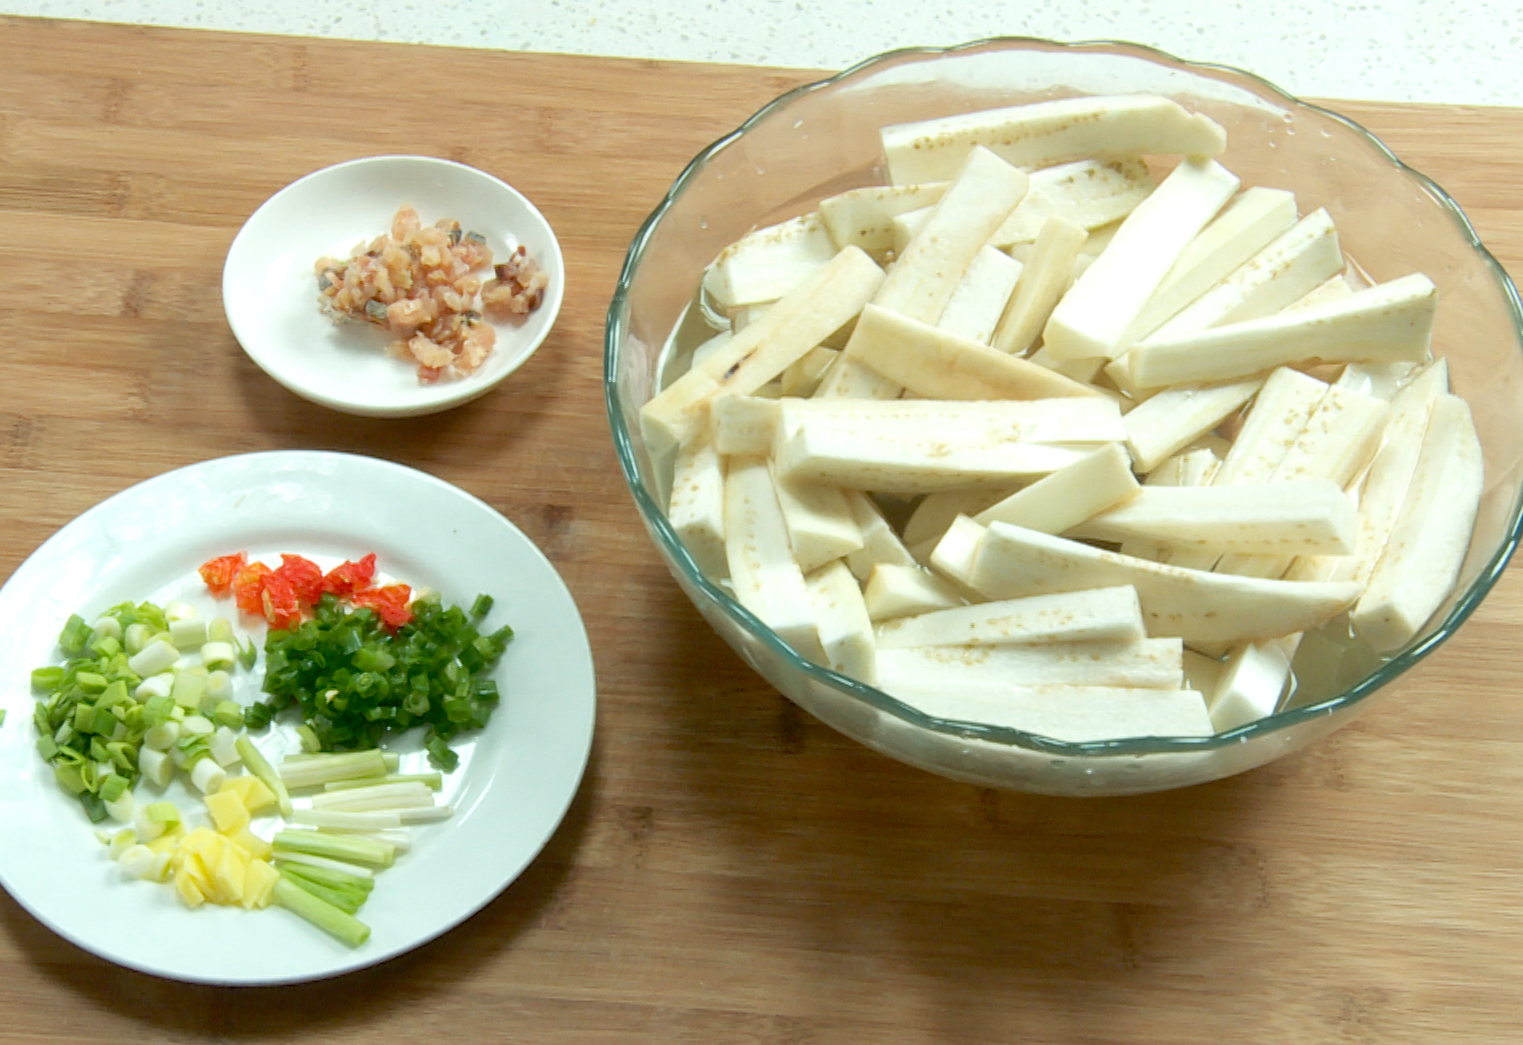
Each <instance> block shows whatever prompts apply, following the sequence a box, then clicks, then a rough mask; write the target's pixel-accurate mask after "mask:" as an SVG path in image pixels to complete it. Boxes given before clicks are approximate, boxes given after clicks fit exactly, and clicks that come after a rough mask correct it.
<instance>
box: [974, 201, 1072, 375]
mask: <svg viewBox="0 0 1523 1045" xmlns="http://www.w3.org/2000/svg"><path fill="white" fill-rule="evenodd" d="M1088 238H1089V236H1088V233H1086V232H1085V231H1084V229H1083V227H1081V226H1079V225H1076V224H1075V223H1073V222H1071V221H1069V220H1068V219H1067V218H1064V217H1062V216H1060V215H1054V216H1053V217H1051V218H1048V219H1047V221H1046V222H1045V223H1044V224H1043V225H1042V228H1041V230H1040V231H1039V232H1038V233H1037V237H1036V242H1035V243H1034V244H1033V245H1032V248H1031V254H1030V255H1029V256H1028V257H1027V259H1026V267H1025V269H1024V270H1022V272H1021V279H1020V281H1019V282H1018V283H1016V285H1015V293H1014V294H1013V295H1011V298H1010V304H1009V305H1008V307H1007V308H1006V309H1005V313H1004V315H1003V316H1001V317H1000V321H999V324H998V325H997V326H996V327H995V329H994V338H993V340H992V342H991V344H992V345H993V346H994V347H995V348H997V349H999V350H1000V351H1001V352H1008V353H1010V354H1011V355H1016V356H1019V355H1024V354H1025V353H1026V352H1027V351H1028V350H1029V349H1030V348H1031V346H1032V344H1033V343H1035V342H1036V339H1037V336H1038V335H1039V334H1041V332H1042V328H1043V327H1044V326H1046V324H1047V320H1048V319H1049V318H1050V317H1051V315H1052V310H1053V308H1055V307H1056V306H1057V303H1058V302H1059V301H1060V300H1062V297H1063V295H1064V294H1065V293H1066V292H1067V291H1068V288H1069V286H1070V284H1072V283H1073V278H1074V277H1073V268H1074V259H1075V258H1077V257H1078V256H1079V250H1080V248H1082V247H1083V246H1084V243H1085V241H1086V240H1087V239H1088Z"/></svg>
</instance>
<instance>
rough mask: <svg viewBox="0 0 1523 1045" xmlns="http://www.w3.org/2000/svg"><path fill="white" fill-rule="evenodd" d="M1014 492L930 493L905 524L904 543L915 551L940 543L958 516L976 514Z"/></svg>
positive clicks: (989, 490)
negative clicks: (928, 543)
mask: <svg viewBox="0 0 1523 1045" xmlns="http://www.w3.org/2000/svg"><path fill="white" fill-rule="evenodd" d="M1014 492H1015V491H1014V490H1010V491H1008V492H1001V491H998V490H992V489H987V488H984V487H973V488H971V489H965V490H942V491H939V492H937V493H928V494H926V495H925V496H924V497H922V498H921V499H920V503H919V504H917V505H916V506H915V510H914V511H912V512H911V513H910V517H909V518H908V519H906V520H905V522H904V543H905V544H906V545H908V546H909V547H911V548H913V547H915V546H916V545H917V544H924V543H925V542H926V541H938V540H940V539H941V535H942V534H944V533H946V532H947V527H948V526H950V525H952V520H953V519H956V518H957V517H958V516H959V515H977V514H978V513H979V512H981V511H983V510H984V509H985V508H987V507H989V506H990V505H991V504H996V503H998V502H999V501H1002V500H1004V499H1005V498H1006V497H1008V496H1009V495H1010V494H1011V493H1014Z"/></svg>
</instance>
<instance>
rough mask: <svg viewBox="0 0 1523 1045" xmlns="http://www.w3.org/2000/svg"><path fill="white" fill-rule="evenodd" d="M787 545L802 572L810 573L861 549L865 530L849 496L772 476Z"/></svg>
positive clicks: (826, 487) (828, 488)
mask: <svg viewBox="0 0 1523 1045" xmlns="http://www.w3.org/2000/svg"><path fill="white" fill-rule="evenodd" d="M772 479H773V482H774V483H776V485H777V503H778V507H780V508H781V509H782V511H783V522H784V523H785V524H786V525H787V527H788V543H789V544H790V546H791V547H792V549H793V559H794V561H795V562H797V563H798V566H799V569H800V570H803V571H804V572H805V573H808V572H809V571H810V570H813V569H815V568H816V567H819V566H823V565H825V564H826V563H827V562H830V561H831V560H832V559H839V558H841V557H842V556H844V555H850V554H851V553H852V552H854V551H857V550H859V549H860V548H861V547H862V530H861V528H860V527H859V526H858V525H857V521H856V519H855V518H854V517H853V515H852V510H851V505H850V504H848V503H847V501H846V495H845V494H844V493H843V492H841V491H840V490H839V489H837V488H836V487H833V486H821V485H818V484H815V483H804V482H798V481H796V480H794V479H791V478H788V477H786V476H780V475H773V477H772Z"/></svg>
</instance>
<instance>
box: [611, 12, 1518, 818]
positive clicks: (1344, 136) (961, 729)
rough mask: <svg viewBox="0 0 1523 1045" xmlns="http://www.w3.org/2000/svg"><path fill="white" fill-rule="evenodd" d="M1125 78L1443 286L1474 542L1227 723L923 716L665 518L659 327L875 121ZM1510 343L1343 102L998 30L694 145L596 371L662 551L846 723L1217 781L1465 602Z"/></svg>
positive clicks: (999, 772)
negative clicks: (1410, 605)
mask: <svg viewBox="0 0 1523 1045" xmlns="http://www.w3.org/2000/svg"><path fill="white" fill-rule="evenodd" d="M1134 92H1141V93H1155V94H1162V95H1166V96H1169V97H1172V98H1174V99H1176V100H1177V101H1179V102H1180V103H1181V104H1183V105H1184V106H1186V107H1187V108H1189V109H1191V110H1194V111H1198V112H1203V113H1205V114H1207V115H1209V116H1210V117H1212V118H1213V119H1215V120H1216V121H1217V122H1218V123H1220V124H1221V125H1222V126H1223V127H1224V128H1225V129H1226V131H1227V136H1228V150H1227V152H1226V153H1225V154H1224V155H1222V156H1221V157H1218V158H1219V159H1220V160H1221V162H1222V163H1223V164H1224V165H1225V166H1226V167H1227V168H1229V169H1230V170H1232V171H1233V172H1234V173H1236V174H1237V175H1239V176H1240V177H1241V178H1242V181H1243V184H1244V185H1245V186H1247V185H1254V184H1261V185H1270V186H1275V187H1278V188H1284V189H1290V190H1293V191H1294V192H1295V193H1296V196H1297V201H1298V204H1299V207H1300V210H1301V212H1302V213H1307V212H1309V211H1311V210H1313V209H1315V208H1316V207H1319V206H1323V207H1326V208H1327V209H1328V211H1329V212H1330V213H1331V215H1332V217H1333V219H1334V221H1335V222H1336V224H1337V228H1338V230H1339V236H1340V241H1341V242H1342V244H1343V246H1344V249H1345V252H1346V254H1347V255H1348V256H1349V257H1350V258H1351V259H1354V260H1355V261H1356V262H1357V263H1358V264H1359V266H1360V267H1361V268H1362V269H1363V270H1364V272H1365V273H1366V274H1367V275H1368V276H1369V277H1371V278H1372V279H1373V280H1375V281H1381V280H1386V279H1392V278H1395V277H1397V276H1400V275H1404V274H1407V273H1410V272H1414V271H1416V272H1423V273H1426V274H1427V275H1428V276H1429V277H1430V278H1431V279H1432V280H1433V281H1434V283H1435V284H1437V286H1438V288H1439V301H1440V305H1439V309H1438V314H1437V319H1436V323H1435V329H1434V338H1433V345H1434V351H1435V352H1436V353H1437V354H1439V355H1442V356H1445V357H1447V358H1448V360H1449V365H1450V368H1451V384H1452V389H1453V391H1455V392H1456V393H1458V394H1459V395H1461V396H1463V397H1464V398H1465V399H1466V400H1467V401H1468V402H1469V404H1470V406H1471V409H1472V411H1473V414H1474V417H1475V423H1476V427H1477V430H1478V432H1479V435H1480V439H1481V442H1482V445H1483V447H1484V455H1485V468H1486V485H1485V492H1484V494H1483V499H1482V503H1481V508H1480V513H1479V517H1478V519H1477V522H1476V527H1475V532H1474V535H1473V537H1472V540H1471V545H1470V550H1469V554H1468V556H1467V558H1466V560H1465V562H1464V565H1463V567H1462V570H1461V575H1460V581H1459V584H1458V585H1457V587H1456V589H1455V591H1454V593H1453V594H1452V595H1451V596H1450V597H1449V598H1448V599H1447V600H1446V602H1445V603H1444V605H1443V606H1441V607H1440V609H1439V610H1438V612H1437V613H1436V614H1435V615H1434V616H1433V618H1432V619H1431V620H1430V621H1429V622H1428V624H1427V625H1426V627H1425V628H1424V629H1423V630H1422V631H1421V633H1420V634H1419V635H1418V636H1417V637H1416V639H1414V640H1413V641H1412V642H1411V643H1409V644H1408V645H1407V646H1406V647H1405V648H1403V649H1401V650H1400V651H1398V652H1397V653H1396V654H1395V655H1393V656H1390V657H1388V658H1384V659H1380V660H1377V659H1376V658H1374V657H1368V658H1361V657H1347V656H1346V657H1343V658H1342V660H1341V661H1339V662H1337V667H1336V669H1329V670H1326V671H1318V670H1316V669H1315V668H1310V667H1308V666H1307V665H1306V664H1305V663H1303V660H1304V657H1303V658H1302V659H1298V661H1297V664H1296V668H1297V679H1296V691H1295V694H1294V696H1293V699H1292V700H1291V701H1290V702H1289V704H1288V707H1286V709H1285V710H1282V711H1280V712H1279V713H1277V714H1275V715H1272V716H1269V717H1267V718H1263V719H1260V720H1258V721H1255V722H1252V723H1250V724H1248V725H1245V726H1242V727H1240V728H1238V729H1234V730H1231V731H1230V732H1225V733H1219V734H1216V735H1215V736H1209V737H1142V738H1130V739H1123V740H1112V741H1105V742H1095V743H1069V742H1061V741H1057V740H1053V739H1050V738H1047V737H1042V736H1038V735H1035V734H1031V733H1026V732H1022V731H1020V730H1016V729H1010V728H1000V727H991V726H982V725H977V724H972V723H965V722H955V721H946V720H941V719H936V718H932V717H929V716H927V715H924V714H922V713H920V712H918V711H917V710H915V709H914V708H911V707H909V706H907V705H905V704H902V703H900V702H899V701H897V700H895V699H893V698H892V697H890V696H888V695H886V694H884V693H882V692H880V691H878V690H877V689H874V688H873V687H871V686H867V685H863V684H861V683H858V682H856V681H854V680H852V679H850V678H847V677H845V676H843V675H840V674H837V673H836V672H834V671H831V670H829V669H827V668H824V667H821V666H819V665H817V664H814V663H811V662H809V661H807V660H805V659H803V658H802V657H800V656H799V655H798V654H796V653H795V652H794V651H793V650H792V649H791V648H790V647H789V646H787V645H786V644H785V643H783V642H782V641H781V640H780V639H779V638H778V637H777V636H776V635H775V634H774V633H773V632H772V631H771V630H770V629H769V628H767V627H766V626H765V625H763V624H762V623H761V622H760V621H758V620H757V619H756V618H755V617H754V616H752V615H751V614H750V613H748V612H747V611H746V610H745V609H743V608H742V607H741V606H740V605H739V604H738V603H737V602H736V601H735V600H734V599H733V598H732V597H731V596H730V595H729V594H728V592H727V591H726V590H725V589H724V588H723V587H722V586H719V585H716V584H714V583H712V582H710V581H709V580H708V579H706V578H705V577H704V576H703V573H702V571H701V570H700V569H699V568H698V566H697V565H696V564H695V562H694V560H693V558H692V557H691V556H690V555H689V554H688V553H687V551H686V550H685V549H684V548H683V546H682V543H681V542H680V541H679V539H678V538H677V536H676V534H675V532H674V531H673V529H672V528H671V526H670V525H669V524H668V522H667V519H666V516H665V513H664V503H663V501H662V500H661V491H662V490H664V489H665V485H664V482H665V476H663V474H662V468H663V467H669V462H664V461H661V460H653V459H652V457H651V454H650V453H649V452H648V450H647V448H646V446H645V445H644V443H643V441H642V439H641V435H640V426H639V423H638V414H639V410H640V407H641V406H642V405H643V404H644V403H645V402H646V401H647V400H649V399H650V398H651V396H652V395H653V394H654V393H655V392H656V391H659V390H660V388H661V387H662V386H663V384H664V382H665V381H667V380H670V378H671V376H672V375H673V373H675V372H676V370H675V369H674V360H673V358H672V356H673V352H671V351H668V346H669V345H680V344H682V343H683V340H684V339H683V334H684V331H683V329H682V328H683V325H684V323H692V322H695V321H697V319H698V318H699V317H697V316H696V315H695V312H696V310H694V309H690V307H689V306H690V305H691V304H692V303H693V301H694V296H695V290H696V288H697V287H698V285H699V281H700V278H701V276H702V274H703V270H704V267H705V266H706V265H708V264H709V263H710V262H711V261H712V260H713V259H714V257H715V255H716V254H717V253H718V252H719V251H720V250H721V249H722V248H723V247H725V246H726V245H727V244H729V243H731V242H733V241H735V240H736V239H738V238H739V237H740V236H741V235H742V234H744V233H745V232H747V231H749V230H751V229H753V228H756V227H758V226H764V225H769V224H772V223H775V222H778V221H781V220H784V219H786V218H788V217H791V216H794V215H797V214H800V213H803V212H805V211H808V210H810V209H812V207H813V205H814V204H815V203H816V201H818V200H819V199H821V198H822V197H824V196H828V195H832V194H835V193H839V192H842V191H844V190H846V189H849V188H853V187H857V186H862V185H868V184H874V183H882V182H884V181H885V180H886V178H885V176H884V171H883V161H882V156H881V150H880V146H879V140H878V128H879V127H880V126H882V125H884V124H889V123H898V122H903V121H909V120H921V119H927V118H931V117H935V116H942V115H947V114H950V113H954V112H960V111H966V110H971V109H977V108H989V107H994V106H1001V105H1013V104H1019V103H1023V102H1032V101H1040V100H1045V99H1052V98H1058V97H1065V96H1072V95H1082V94H1117V93H1134ZM1520 349H1523V307H1520V304H1519V300H1518V294H1517V291H1516V289H1515V288H1514V287H1513V285H1512V283H1511V282H1510V281H1509V279H1508V277H1507V275H1506V273H1505V272H1504V271H1503V269H1502V267H1501V266H1500V265H1499V264H1498V263H1497V261H1496V260H1495V259H1494V258H1493V257H1492V256H1491V255H1490V254H1489V253H1488V252H1487V251H1486V249H1485V248H1484V247H1483V246H1482V245H1481V243H1480V240H1479V239H1478V238H1477V236H1476V233H1475V230H1474V229H1473V228H1472V227H1471V225H1470V222H1469V221H1468V220H1467V219H1466V218H1465V216H1464V214H1463V213H1462V212H1461V211H1460V208H1459V207H1458V206H1457V205H1456V204H1455V202H1454V201H1453V200H1452V199H1450V198H1449V196H1448V195H1446V194H1445V193H1444V191H1443V190H1442V189H1440V188H1439V187H1438V186H1437V185H1435V184H1434V183H1433V182H1432V181H1430V180H1429V179H1428V178H1426V177H1424V176H1423V175H1422V174H1420V173H1418V172H1417V171H1414V170H1412V169H1411V168H1409V167H1407V166H1405V165H1404V164H1402V163H1401V161H1400V160H1398V159H1397V158H1396V157H1395V156H1394V155H1393V154H1392V153H1391V152H1390V151H1389V150H1388V149H1386V147H1385V146H1384V145H1382V144H1381V143H1380V142H1379V141H1378V140H1377V139H1376V138H1375V137H1374V136H1373V135H1371V134H1370V133H1369V132H1368V131H1366V130H1364V129H1363V128H1362V127H1360V126H1358V125H1357V124H1355V123H1353V122H1352V121H1350V120H1348V119H1345V118H1344V117H1341V116H1338V115H1337V114H1335V113H1332V112H1329V111H1327V110H1326V109H1322V108H1319V107H1317V106H1314V105H1309V104H1307V103H1305V102H1300V101H1297V100H1296V99H1294V98H1292V97H1290V96H1289V95H1286V94H1285V93H1283V92H1282V91H1279V90H1278V89H1276V88H1274V87H1273V86H1271V85H1270V84H1268V83H1266V82H1265V81H1263V80H1261V79H1259V78H1258V77H1255V76H1253V75H1251V74H1248V73H1244V72H1240V71H1238V70H1235V69H1229V68H1223V67H1220V66H1207V65H1196V64H1191V63H1188V62H1183V61H1180V60H1178V59H1175V58H1173V57H1170V56H1168V55H1165V54H1162V53H1160V52H1158V51H1154V50H1151V49H1149V48H1145V47H1140V46H1136V45H1133V44H1126V43H1085V44H1075V45H1064V44H1058V43H1052V42H1049V41H1043V40H1032V39H995V40H986V41H980V42H977V43H972V44H967V45H964V46H961V47H956V48H952V49H949V50H904V51H895V52H891V53H889V54H885V55H882V56H879V57H876V58H873V59H870V60H868V61H866V62H863V63H862V64H860V65H858V66H856V67H854V68H852V69H849V70H847V71H846V72H843V73H841V74H840V75H838V76H834V77H831V78H830V79H828V80H823V81H821V82H818V83H813V84H809V85H807V86H804V87H800V88H798V89H797V90H794V91H791V92H789V93H787V94H785V95H783V96H782V97H780V98H778V99H777V100H775V101H773V102H772V103H771V104H769V105H768V106H766V107H765V108H763V109H762V110H761V111H760V112H758V113H757V114H756V115H754V116H753V117H751V118H750V119H749V120H747V121H746V122H745V123H744V124H742V125H741V126H740V127H739V128H738V129H737V130H735V131H734V132H733V133H731V134H729V135H728V136H726V137H724V138H722V139H721V140H719V141H717V142H715V143H714V144H713V145H711V146H709V147H708V148H707V149H705V150H704V151H703V152H701V153H700V154H699V155H698V156H697V157H696V158H695V159H694V160H693V161H692V162H691V163H690V164H689V165H688V167H687V169H686V170H684V171H683V172H682V174H681V176H680V177H678V179H677V180H676V182H675V183H674V184H673V186H672V188H671V190H670V191H669V192H668V193H667V195H666V197H665V199H663V200H662V201H661V202H660V204H659V206H657V207H656V209H655V211H654V212H653V213H652V214H651V216H650V218H649V219H648V220H647V221H646V222H645V224H644V225H643V226H642V228H641V229H640V231H639V234H638V235H637V236H636V237H635V239H634V242H633V244H632V245H631V247H630V249H629V254H628V257H627V259H626V261H625V264H624V268H623V272H622V274H621V276H620V279H619V283H618V288H617V290H616V291H615V293H614V297H613V301H612V304H611V306H610V308H609V312H608V324H607V330H606V346H605V353H606V354H605V374H604V377H605V387H606V396H607V406H608V414H609V420H610V423H611V425H612V429H613V438H614V444H615V447H616V449H617V453H618V457H619V462H620V465H621V467H622V468H623V472H624V477H625V479H626V480H627V481H628V483H629V486H630V489H631V491H632V492H633V495H634V499H635V503H636V505H637V506H638V508H639V511H640V515H641V517H642V519H643V520H644V522H645V525H646V528H647V529H648V530H649V532H650V535H651V538H652V540H654V542H655V545H656V549H657V550H658V552H659V553H660V555H661V556H662V558H663V559H664V560H665V562H666V564H667V566H668V568H669V569H670V570H671V573H672V575H673V577H675V578H676V580H677V583H678V584H679V585H680V586H681V587H682V589H683V591H685V592H686V593H687V595H688V597H689V598H691V599H692V600H693V603H694V604H695V605H696V606H697V608H698V610H699V612H700V613H702V614H703V616H704V618H705V619H706V620H708V622H709V623H710V624H711V625H713V627H714V630H715V631H717V632H718V633H719V635H720V636H721V637H722V638H723V639H724V640H725V641H726V642H727V643H729V644H730V646H732V647H733V648H734V649H735V650H736V652H737V653H738V654H739V655H740V656H741V657H742V658H743V659H744V660H745V661H746V663H748V664H749V665H751V667H753V668H754V669H755V670H756V671H757V672H758V673H760V674H761V675H762V676H763V677H764V678H765V679H766V680H767V681H768V682H770V683H771V684H772V685H773V686H775V687H777V689H778V690H780V691H781V692H783V693H784V694H786V695H787V696H788V697H789V698H790V699H792V700H793V701H794V702H796V703H797V704H798V705H800V706H801V707H803V708H804V709H805V710H807V711H809V712H810V713H811V714H813V715H815V716H816V717H818V718H819V719H820V720H822V721H824V722H826V723H828V724H829V725H831V726H832V727H834V728H836V729H838V730H840V731H841V732H842V733H844V734H846V735H847V736H850V737H853V738H855V739H856V740H858V741H860V742H861V743H863V744H866V745H867V746H869V747H871V748H873V749H875V750H877V751H880V752H882V753H884V754H887V755H890V756H892V757H894V758H897V759H900V760H902V761H904V762H907V763H909V764H911V765H915V766H919V767H922V768H924V769H927V770H930V771H931V772H934V773H939V774H942V775H944V776H947V777H951V778H954V779H958V780H963V781H968V782H971V783H975V784H979V785H982V786H992V787H1001V788H1011V789H1017V790H1024V791H1032V792H1040V793H1046V794H1075V795H1078V794H1091V795H1092V794H1131V793H1140V792H1146V791H1157V790H1163V789H1166V788H1173V787H1182V786H1186V785H1190V784H1196V783H1201V782H1204V781H1208V780H1215V779H1219V778H1221V777H1225V776H1229V775H1232V774H1235V773H1240V772H1243V771H1245V770H1248V769H1251V768H1253V767H1256V766H1259V765H1263V764H1264V763H1266V762H1269V761H1271V760H1273V759H1276V758H1279V757H1281V756H1282V755H1285V754H1287V753H1289V752H1292V751H1295V750H1297V749H1299V748H1301V747H1304V746H1305V745H1307V744H1309V743H1310V742H1312V741H1313V740H1315V739H1317V738H1318V737H1321V736H1324V735H1326V734H1328V733H1330V732H1332V731H1333V730H1334V729H1337V728H1338V727H1339V726H1342V725H1344V724H1345V723H1347V722H1349V721H1351V720H1352V719H1353V718H1354V716H1355V715H1357V714H1359V713H1360V712H1361V711H1363V710H1364V708H1365V707H1366V706H1367V705H1368V704H1369V703H1370V698H1371V697H1373V696H1374V695H1375V694H1376V692H1377V691H1379V690H1381V689H1382V688H1383V687H1385V686H1386V685H1388V684H1389V683H1390V682H1392V681H1393V680H1394V679H1396V678H1397V677H1398V676H1399V675H1401V673H1402V672H1404V671H1406V670H1407V669H1408V668H1410V667H1412V665H1414V664H1416V663H1417V662H1418V661H1419V660H1420V659H1421V658H1422V657H1423V656H1425V655H1426V654H1428V653H1429V652H1431V651H1432V650H1433V649H1435V648H1436V647H1437V646H1438V645H1439V643H1441V642H1443V641H1444V640H1445V639H1446V638H1447V637H1448V636H1450V635H1451V634H1453V633H1454V631H1455V629H1457V628H1458V627H1459V626H1460V625H1461V624H1462V623H1463V622H1464V621H1465V619H1466V618H1467V617H1468V616H1469V615H1470V613H1471V612H1472V611H1473V610H1474V609H1475V607H1476V606H1477V604H1479V603H1480V601H1481V599H1482V598H1484V597H1485V595H1486V593H1487V592H1488V591H1489V590H1490V589H1491V587H1492V584H1493V583H1494V582H1495V581H1496V579H1497V577H1498V576H1499V575H1500V573H1501V571H1502V570H1503V568H1504V567H1505V565H1506V563H1507V560H1508V557H1509V556H1510V554H1511V553H1512V550H1513V547H1514V545H1515V544H1516V543H1517V540H1518V537H1519V526H1520V501H1519V494H1520V486H1523V467H1520V460H1523V455H1520V451H1523V351H1520ZM684 362H685V360H683V359H680V358H679V359H676V360H675V366H676V367H680V366H681V365H682V364H683V363H684ZM1313 645H1314V644H1312V643H1306V644H1303V653H1304V651H1305V649H1306V647H1307V646H1313ZM1329 663H1333V662H1332V661H1329Z"/></svg>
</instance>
